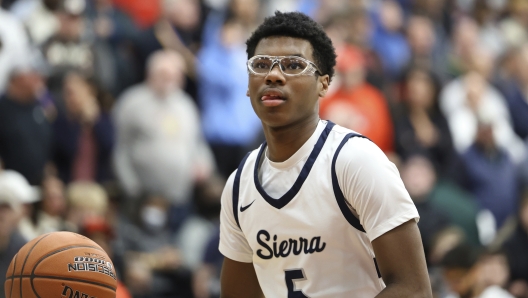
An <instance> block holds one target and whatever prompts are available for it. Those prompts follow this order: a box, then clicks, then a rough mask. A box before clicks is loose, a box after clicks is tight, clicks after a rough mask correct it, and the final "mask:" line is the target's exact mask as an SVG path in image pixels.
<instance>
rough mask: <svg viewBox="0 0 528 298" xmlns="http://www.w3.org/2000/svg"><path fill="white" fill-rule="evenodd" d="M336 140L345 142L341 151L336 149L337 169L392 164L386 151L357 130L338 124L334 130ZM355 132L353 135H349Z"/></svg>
mask: <svg viewBox="0 0 528 298" xmlns="http://www.w3.org/2000/svg"><path fill="white" fill-rule="evenodd" d="M332 133H333V134H334V140H335V142H339V143H343V144H342V147H341V148H340V149H339V151H336V152H335V154H338V155H337V162H336V170H338V172H339V169H342V170H343V169H344V168H352V169H355V171H358V170H363V171H364V170H366V169H372V170H373V171H375V170H376V169H379V167H384V166H386V165H387V164H392V163H391V162H390V161H389V159H388V158H387V156H386V155H385V153H383V151H382V150H381V149H380V148H379V147H378V146H377V145H376V144H375V143H374V142H372V141H371V140H370V139H368V138H366V137H365V136H363V135H361V134H359V133H357V132H356V131H353V130H350V129H347V128H344V127H342V126H339V125H336V126H335V127H334V129H333V130H332ZM349 134H353V136H352V137H348V135H349Z"/></svg>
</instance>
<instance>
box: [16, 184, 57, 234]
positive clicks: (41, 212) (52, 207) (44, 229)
mask: <svg viewBox="0 0 528 298" xmlns="http://www.w3.org/2000/svg"><path fill="white" fill-rule="evenodd" d="M41 189H42V191H41V201H39V202H37V203H35V204H34V210H32V213H31V214H30V216H28V217H24V218H23V219H22V220H21V221H20V224H19V229H20V232H21V233H22V234H23V235H24V237H25V238H26V239H27V240H28V241H29V240H31V239H33V238H36V237H38V236H40V235H43V234H46V233H51V232H56V231H62V230H64V229H66V223H65V221H64V218H65V216H66V208H67V201H66V195H65V191H64V183H62V181H61V180H60V179H58V178H57V177H54V176H48V177H46V178H44V181H43V182H42V186H41Z"/></svg>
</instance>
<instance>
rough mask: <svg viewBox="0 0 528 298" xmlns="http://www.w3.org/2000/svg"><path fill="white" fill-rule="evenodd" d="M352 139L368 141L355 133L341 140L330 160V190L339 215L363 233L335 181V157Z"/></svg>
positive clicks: (363, 230)
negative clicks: (332, 190)
mask: <svg viewBox="0 0 528 298" xmlns="http://www.w3.org/2000/svg"><path fill="white" fill-rule="evenodd" d="M354 137H358V138H365V139H367V140H369V139H368V138H367V137H365V136H363V135H360V134H357V133H349V134H347V135H346V136H345V137H344V138H343V140H342V141H341V143H340V144H339V146H338V147H337V150H336V152H335V153H334V157H333V158H332V168H331V172H332V173H331V174H332V188H333V189H334V195H335V197H336V200H337V205H338V206H339V209H340V210H341V213H342V214H343V216H344V217H345V219H346V220H347V221H348V223H349V224H350V225H351V226H353V227H354V228H356V229H357V230H358V231H360V232H363V233H365V229H364V228H363V226H362V225H361V223H360V221H359V219H358V218H357V217H356V216H355V215H354V213H352V210H350V207H349V205H348V204H347V201H346V199H345V196H344V195H343V192H342V191H341V188H340V187H339V181H338V180H337V174H336V168H335V166H336V161H337V157H338V156H339V152H341V149H343V146H345V144H346V143H347V142H348V140H349V139H351V138H354Z"/></svg>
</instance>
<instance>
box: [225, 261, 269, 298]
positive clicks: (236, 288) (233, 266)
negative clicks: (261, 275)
mask: <svg viewBox="0 0 528 298" xmlns="http://www.w3.org/2000/svg"><path fill="white" fill-rule="evenodd" d="M220 283H221V290H222V292H221V294H220V297H221V298H263V297H264V294H262V290H261V289H260V285H259V283H258V280H257V275H256V273H255V268H254V267H253V263H242V262H237V261H233V260H231V259H229V258H224V264H223V265H222V273H221V276H220Z"/></svg>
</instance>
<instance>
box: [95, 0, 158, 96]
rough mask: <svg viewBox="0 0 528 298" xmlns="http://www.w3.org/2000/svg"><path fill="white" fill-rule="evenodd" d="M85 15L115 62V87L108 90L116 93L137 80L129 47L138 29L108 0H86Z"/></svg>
mask: <svg viewBox="0 0 528 298" xmlns="http://www.w3.org/2000/svg"><path fill="white" fill-rule="evenodd" d="M153 2H154V1H150V2H149V3H153ZM90 4H91V5H90ZM86 14H87V17H88V19H89V20H90V23H91V26H92V30H93V31H94V32H93V34H94V35H95V37H96V39H97V40H99V42H100V43H102V44H104V45H106V46H108V51H109V52H110V55H111V58H112V60H113V61H115V66H116V76H117V77H118V78H119V79H117V80H116V84H115V88H114V89H113V90H110V91H111V92H112V94H119V93H120V92H121V91H123V90H124V89H125V88H127V87H129V86H130V85H132V84H134V83H135V82H137V81H138V79H139V76H140V74H139V65H136V61H135V59H134V56H133V55H134V53H133V47H132V45H133V40H134V38H136V36H137V34H138V33H139V32H138V28H137V27H136V25H135V24H134V22H133V21H132V20H131V18H130V17H129V16H128V15H127V14H125V13H124V12H122V11H121V10H120V9H119V8H118V7H117V6H115V5H114V3H113V1H112V0H96V1H92V2H90V3H89V5H88V9H87V12H86Z"/></svg>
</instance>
